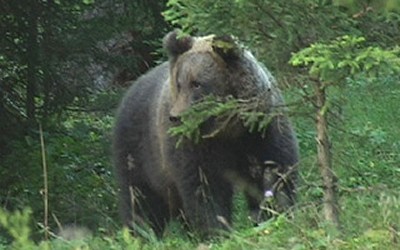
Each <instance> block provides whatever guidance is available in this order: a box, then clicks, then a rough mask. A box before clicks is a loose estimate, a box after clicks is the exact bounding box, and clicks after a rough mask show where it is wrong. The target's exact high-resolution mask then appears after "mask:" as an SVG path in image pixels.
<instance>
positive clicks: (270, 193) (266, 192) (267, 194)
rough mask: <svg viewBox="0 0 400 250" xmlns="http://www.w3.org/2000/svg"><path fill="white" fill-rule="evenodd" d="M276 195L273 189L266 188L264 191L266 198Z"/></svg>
mask: <svg viewBox="0 0 400 250" xmlns="http://www.w3.org/2000/svg"><path fill="white" fill-rule="evenodd" d="M273 196H274V192H272V190H266V191H265V193H264V197H265V198H270V197H273Z"/></svg>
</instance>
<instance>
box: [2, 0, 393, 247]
mask: <svg viewBox="0 0 400 250" xmlns="http://www.w3.org/2000/svg"><path fill="white" fill-rule="evenodd" d="M174 28H180V29H181V30H183V31H184V32H186V33H190V34H192V35H204V34H210V33H214V34H231V35H234V36H236V37H238V39H239V40H240V41H241V42H242V43H243V44H244V45H245V46H246V47H247V48H249V49H250V50H251V51H253V52H254V54H255V55H256V57H257V58H259V59H260V61H262V62H263V63H264V64H265V65H266V66H267V68H268V69H269V70H270V71H271V72H272V73H273V75H274V76H275V77H276V78H277V80H278V82H279V84H280V87H281V88H282V89H283V91H284V94H285V97H286V100H287V102H288V104H289V108H290V111H292V112H291V116H292V120H293V121H294V124H295V127H296V130H297V133H298V137H299V143H300V149H301V158H302V160H301V164H300V175H301V178H300V179H301V180H300V186H299V190H298V193H299V202H298V204H297V207H296V210H295V214H294V215H295V216H294V217H293V218H288V217H286V216H279V217H277V218H275V219H273V220H270V221H268V222H266V223H265V224H263V225H261V226H259V227H255V228H254V227H252V226H251V225H250V222H249V221H248V220H247V215H246V212H245V210H246V209H245V204H244V201H243V197H241V196H240V195H238V197H237V198H236V201H235V223H234V232H233V233H232V234H231V235H230V236H229V237H228V238H227V237H222V238H221V237H216V238H215V239H212V240H210V241H207V242H203V243H200V242H199V241H198V240H196V239H195V238H193V237H191V236H190V234H189V235H187V234H184V233H182V232H183V231H184V229H182V228H181V226H180V225H179V224H174V223H172V225H171V226H170V228H169V229H168V230H167V232H166V235H165V237H164V239H163V240H157V239H155V238H154V237H153V236H152V235H151V234H150V235H149V236H148V238H147V239H137V238H132V237H130V236H129V234H128V233H127V231H126V230H122V227H121V224H120V222H119V218H118V209H117V195H116V194H117V190H116V185H115V180H114V173H113V168H112V164H111V160H110V154H111V153H110V142H111V131H112V126H113V120H114V113H115V109H116V107H117V105H118V102H119V100H120V99H121V96H122V94H123V93H124V91H125V90H126V88H127V87H128V86H129V85H130V84H132V81H133V80H135V79H136V78H137V77H139V76H140V75H141V74H143V73H144V72H146V71H147V70H148V69H150V68H151V67H153V66H154V65H157V64H158V63H160V62H161V61H163V60H165V54H164V53H163V51H162V49H161V40H162V37H163V36H164V35H165V34H166V33H167V32H168V31H170V30H172V29H174ZM0 34H1V37H0V208H1V210H0V249H8V248H10V247H11V248H15V249H42V248H43V249H48V248H50V249H195V248H198V249H399V248H400V198H399V197H400V191H399V186H400V139H399V138H400V129H399V126H398V121H399V118H400V109H399V103H400V82H399V80H400V77H399V75H400V74H399V73H398V72H399V71H398V70H399V68H400V66H399V60H400V59H399V57H400V51H399V47H398V46H399V44H400V3H399V1H398V0H381V1H379V0H376V1H374V0H359V1H358V0H303V1H298V0H285V1H278V0H247V1H246V0H169V1H162V0H159V1H157V0H135V1H133V0H131V1H128V0H70V1H63V0H31V1H23V0H11V1H9V0H1V1H0ZM341 42H342V43H341ZM335 46H336V47H335ZM309 48H314V50H307V49H309ZM315 48H320V50H318V49H315ZM305 49H306V51H305V52H304V50H305ZM301 51H303V52H304V53H303V54H301ZM298 52H300V53H298ZM307 52H309V54H307ZM294 53H298V54H294ZM296 55H297V57H296ZM360 55H361V56H360ZM293 65H294V66H296V67H294V66H293ZM313 66H315V67H313ZM316 82H317V83H318V82H320V83H323V82H325V83H329V84H328V85H326V86H329V87H327V88H326V91H327V92H326V99H327V104H326V105H324V107H323V108H324V110H326V113H325V111H324V114H325V116H326V117H327V120H328V126H329V137H330V148H329V151H330V153H331V155H332V170H333V172H334V175H335V176H336V177H337V180H338V182H337V190H336V192H337V195H338V204H339V213H340V217H339V228H336V229H332V227H330V225H329V223H327V220H326V217H324V213H323V212H322V210H323V197H324V192H325V191H326V190H325V188H324V182H323V180H322V178H321V175H320V172H319V166H318V165H319V163H318V160H317V159H318V158H317V154H318V150H317V143H316V137H317V130H316V127H315V120H316V115H315V114H316V110H317V111H318V105H317V102H316V96H315V94H314V85H315V83H316ZM324 86H325V85H324ZM290 104H292V105H291V106H290ZM319 108H321V107H319ZM45 179H46V180H47V181H45ZM70 238H73V240H72V241H69V240H68V239H70Z"/></svg>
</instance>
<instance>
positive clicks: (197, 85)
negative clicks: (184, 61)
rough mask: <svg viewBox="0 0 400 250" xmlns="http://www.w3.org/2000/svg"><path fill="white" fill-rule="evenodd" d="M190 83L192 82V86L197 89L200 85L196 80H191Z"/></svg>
mask: <svg viewBox="0 0 400 250" xmlns="http://www.w3.org/2000/svg"><path fill="white" fill-rule="evenodd" d="M191 84H192V87H193V88H195V89H198V88H200V87H201V84H200V83H199V82H198V81H192V82H191Z"/></svg>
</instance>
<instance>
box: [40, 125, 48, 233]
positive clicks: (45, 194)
mask: <svg viewBox="0 0 400 250" xmlns="http://www.w3.org/2000/svg"><path fill="white" fill-rule="evenodd" d="M39 131H40V146H41V151H42V165H43V185H44V187H43V191H42V195H43V205H44V218H43V224H44V238H45V240H48V239H49V196H48V191H49V187H48V182H47V164H46V151H45V148H44V138H43V130H42V124H40V123H39Z"/></svg>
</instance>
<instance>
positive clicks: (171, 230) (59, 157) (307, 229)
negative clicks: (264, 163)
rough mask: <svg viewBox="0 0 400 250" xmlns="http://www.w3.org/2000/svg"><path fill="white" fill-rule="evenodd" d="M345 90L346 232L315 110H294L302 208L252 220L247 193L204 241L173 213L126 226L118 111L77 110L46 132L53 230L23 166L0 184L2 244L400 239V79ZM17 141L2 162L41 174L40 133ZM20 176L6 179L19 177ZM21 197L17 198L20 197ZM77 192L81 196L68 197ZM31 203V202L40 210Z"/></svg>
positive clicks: (210, 245) (337, 127) (338, 158)
mask: <svg viewBox="0 0 400 250" xmlns="http://www.w3.org/2000/svg"><path fill="white" fill-rule="evenodd" d="M342 91H345V92H346V98H345V99H344V100H341V103H340V109H338V110H336V111H337V114H336V115H337V116H338V120H336V121H335V122H334V123H333V124H331V127H330V129H331V130H330V133H331V136H332V142H333V145H332V151H333V155H334V170H335V172H336V174H337V176H338V177H339V184H340V188H339V192H340V212H341V214H340V222H341V230H340V232H336V231H334V230H332V229H331V228H330V227H329V226H328V225H326V224H325V223H324V219H323V217H322V216H321V214H322V213H321V208H322V204H321V201H322V195H323V190H322V185H321V181H320V177H319V173H318V167H317V165H316V152H315V139H314V137H315V132H314V130H313V124H314V121H313V119H311V118H306V117H303V116H301V117H300V116H295V117H293V120H294V124H295V127H296V129H297V133H298V137H299V143H300V149H301V156H302V161H301V168H300V175H301V182H300V186H299V189H298V194H299V201H298V203H297V205H296V209H295V211H294V214H293V217H290V218H289V217H287V216H284V215H282V216H278V217H276V218H274V219H271V220H269V221H266V222H265V223H263V224H261V225H260V226H258V227H253V226H252V225H251V223H250V222H249V220H248V219H247V214H246V205H245V199H244V198H243V197H242V196H241V195H240V194H239V195H237V196H236V198H235V209H234V210H235V213H234V225H233V227H234V230H233V232H232V233H230V234H229V235H227V236H219V237H215V238H213V239H210V240H208V241H203V242H200V241H199V240H197V239H195V238H193V237H191V236H190V234H188V233H187V232H186V230H185V229H184V228H182V226H181V225H180V224H179V223H171V225H170V226H169V227H168V228H167V230H166V232H165V237H164V238H163V239H161V240H158V239H155V238H151V239H147V240H144V239H140V238H134V237H131V236H130V234H129V232H128V231H127V230H126V229H118V228H120V227H119V226H117V225H116V223H115V222H113V221H116V220H117V219H116V215H115V214H116V206H115V205H116V197H115V195H116V192H115V191H116V190H115V187H114V186H112V184H111V183H112V182H113V180H112V179H113V177H112V170H111V166H110V163H109V162H108V159H107V157H108V153H107V149H106V148H107V147H109V143H108V139H109V138H108V134H107V133H109V130H110V127H111V124H112V119H109V118H107V117H105V118H104V119H95V118H93V117H91V118H86V119H85V118H83V117H76V116H75V117H72V118H68V119H66V120H65V121H64V123H63V124H64V125H63V127H62V128H63V129H64V131H63V132H62V133H60V134H59V135H58V136H55V135H54V133H53V134H50V133H49V134H47V135H45V139H46V146H47V154H48V157H49V164H48V165H49V168H53V170H54V171H57V174H54V175H53V177H54V178H55V179H52V181H53V182H52V185H50V189H49V195H52V197H53V200H50V211H51V212H54V211H56V213H55V215H56V217H51V218H50V221H51V226H52V229H54V230H52V235H51V240H49V241H41V237H38V235H40V233H41V232H42V231H41V230H42V229H41V228H40V226H38V225H40V221H41V220H42V214H41V212H40V211H41V210H42V208H41V204H42V202H41V196H40V188H41V185H40V184H38V183H40V181H39V180H38V183H36V184H35V183H26V182H27V179H26V178H24V176H20V175H21V172H18V171H16V170H15V171H16V173H18V174H15V173H14V174H13V175H11V177H12V178H17V180H20V181H21V182H20V184H19V185H18V186H16V187H10V186H6V185H5V184H4V183H2V184H0V185H2V190H3V191H2V203H1V204H2V207H3V208H7V211H6V210H5V209H2V210H1V211H0V249H22V250H23V249H163V250H164V249H185V250H186V249H202V250H207V249H216V250H219V249H233V250H235V249H293V250H301V249H349V250H350V249H400V233H399V232H400V198H399V197H400V191H399V189H398V187H399V186H400V153H399V152H400V139H399V138H400V129H399V128H398V117H400V109H399V108H398V106H399V105H398V104H399V103H400V84H399V80H398V79H393V78H392V79H381V80H380V82H379V84H377V83H376V82H368V81H367V80H365V79H364V80H359V82H352V83H351V84H349V85H348V87H346V89H345V90H341V93H343V92H342ZM334 94H335V96H338V95H339V93H334ZM339 99H340V98H339ZM336 111H335V112H336ZM88 119H89V120H88ZM99 123H100V124H99ZM96 124H97V125H96ZM61 135H68V136H61ZM107 138H108V139H107ZM82 144H83V145H82ZM17 145H18V147H17V149H18V150H17V151H15V152H14V154H12V155H11V156H9V157H8V158H7V159H5V161H3V162H2V163H1V165H2V167H3V166H5V164H13V165H15V168H14V169H17V168H18V167H19V168H22V169H23V170H24V171H25V172H24V173H25V174H29V175H37V176H38V177H37V178H38V179H40V178H41V171H40V166H41V163H40V149H39V144H38V142H36V141H35V140H34V138H32V137H31V138H27V139H26V140H25V141H24V142H19V144H17ZM24 147H25V148H24ZM21 160H23V161H21ZM10 169H12V168H6V170H7V171H10ZM6 170H5V168H4V167H3V168H2V170H0V171H1V174H2V175H3V176H4V175H10V172H5V171H6ZM49 171H51V170H49ZM11 177H9V178H8V179H7V178H6V179H5V180H9V182H10V183H11V180H12V178H11ZM57 185H58V186H57ZM4 190H6V191H7V190H8V193H10V194H12V195H9V196H7V192H5V191H4ZM13 199H15V200H18V202H11V201H12V200H13ZM73 200H75V203H72V204H68V202H71V201H73ZM4 201H7V202H8V204H12V205H13V206H11V205H6V203H5V202H4ZM57 201H59V203H60V204H57ZM35 202H36V203H35ZM65 202H66V203H65ZM76 202H82V204H76ZM51 204H53V206H52V205H51ZM24 207H31V211H32V212H29V211H30V210H24V209H23V208H24ZM56 208H57V209H58V210H55V209H56ZM63 209H67V210H63ZM10 211H13V212H10ZM19 211H22V212H19ZM81 216H83V217H86V218H82V217H81ZM54 218H58V220H59V221H60V224H61V226H64V228H67V225H66V224H67V223H66V222H68V221H71V220H72V221H73V222H74V221H76V222H79V223H75V224H76V225H77V226H76V227H71V230H72V231H74V230H76V231H78V230H79V225H82V226H83V227H88V228H89V229H90V231H89V232H90V233H84V234H82V235H79V234H76V235H75V237H72V239H66V237H64V235H63V233H62V231H60V230H59V229H57V225H56V224H57V223H55V219H54ZM94 222H97V223H94ZM88 224H89V226H88ZM91 224H92V225H95V226H90V225H91Z"/></svg>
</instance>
